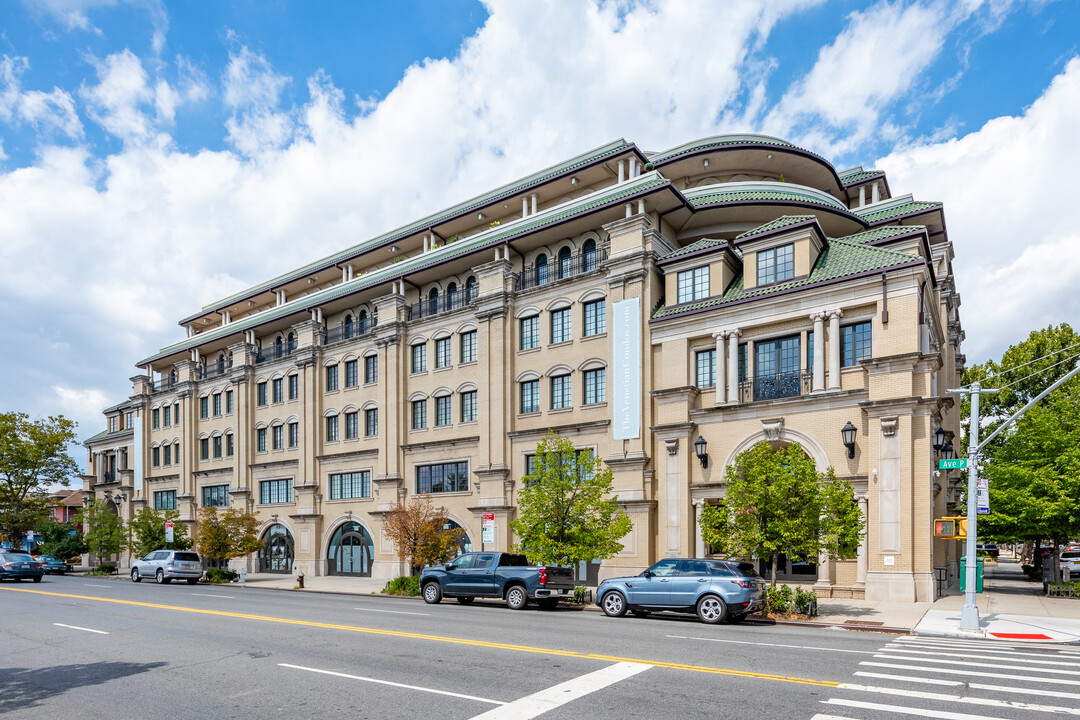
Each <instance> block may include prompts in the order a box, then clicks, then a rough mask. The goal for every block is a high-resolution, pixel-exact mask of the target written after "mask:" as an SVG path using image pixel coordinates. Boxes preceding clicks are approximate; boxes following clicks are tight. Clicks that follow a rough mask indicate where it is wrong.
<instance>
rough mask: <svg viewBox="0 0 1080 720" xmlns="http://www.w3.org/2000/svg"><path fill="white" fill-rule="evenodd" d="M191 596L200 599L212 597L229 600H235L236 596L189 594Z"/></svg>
mask: <svg viewBox="0 0 1080 720" xmlns="http://www.w3.org/2000/svg"><path fill="white" fill-rule="evenodd" d="M188 594H189V595H198V596H199V597H212V598H219V597H220V598H228V599H229V600H235V599H236V597H235V596H234V595H218V594H217V593H188Z"/></svg>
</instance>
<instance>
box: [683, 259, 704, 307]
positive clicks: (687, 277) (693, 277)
mask: <svg viewBox="0 0 1080 720" xmlns="http://www.w3.org/2000/svg"><path fill="white" fill-rule="evenodd" d="M707 297H709V266H708V265H706V266H704V267H699V268H694V269H693V270H683V271H682V272H680V273H679V275H678V300H677V302H678V303H679V304H680V305H681V304H682V303H687V302H693V301H694V300H704V299H705V298H707Z"/></svg>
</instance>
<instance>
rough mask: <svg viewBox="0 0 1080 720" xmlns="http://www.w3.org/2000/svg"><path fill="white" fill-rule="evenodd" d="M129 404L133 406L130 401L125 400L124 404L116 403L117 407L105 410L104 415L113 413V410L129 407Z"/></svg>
mask: <svg viewBox="0 0 1080 720" xmlns="http://www.w3.org/2000/svg"><path fill="white" fill-rule="evenodd" d="M129 404H131V401H130V400H124V401H123V402H118V403H116V404H115V405H113V406H111V407H107V408H105V409H104V410H102V411H101V412H103V413H107V412H112V411H113V410H119V409H120V408H122V407H124V406H125V405H129Z"/></svg>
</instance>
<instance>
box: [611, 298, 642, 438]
mask: <svg viewBox="0 0 1080 720" xmlns="http://www.w3.org/2000/svg"><path fill="white" fill-rule="evenodd" d="M611 320H612V322H611V325H612V328H611V331H612V332H611V365H612V368H611V369H612V372H611V395H612V412H611V428H612V438H613V439H615V440H630V439H632V438H636V437H640V436H641V298H637V297H633V298H629V299H627V300H620V301H619V302H617V303H613V304H612V306H611Z"/></svg>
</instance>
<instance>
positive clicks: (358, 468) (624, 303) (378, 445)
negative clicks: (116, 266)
mask: <svg viewBox="0 0 1080 720" xmlns="http://www.w3.org/2000/svg"><path fill="white" fill-rule="evenodd" d="M387 199H388V200H390V201H392V200H393V198H392V197H388V198H387ZM952 257H953V250H952V246H951V244H950V242H949V240H948V235H947V232H946V227H945V220H944V214H943V210H942V206H941V203H938V202H922V201H916V200H914V199H913V198H912V197H911V196H910V195H900V196H896V195H893V194H892V192H891V189H890V187H889V184H888V182H887V180H886V177H885V175H884V173H882V172H878V171H874V170H863V169H862V168H852V169H849V170H840V171H838V170H836V169H835V168H834V167H833V166H832V165H831V164H830V163H829V162H828V161H827V160H825V159H824V158H822V157H819V156H818V155H816V154H814V153H813V152H810V151H807V150H804V149H801V148H798V147H795V146H794V145H792V144H790V143H788V142H785V141H783V140H780V139H777V138H772V137H765V136H758V135H728V136H720V137H710V138H705V139H701V140H695V141H693V142H689V143H687V144H685V145H682V146H680V147H677V148H673V149H671V150H667V151H664V152H645V151H642V150H641V149H639V148H638V147H637V146H636V145H634V144H632V143H627V142H625V141H622V140H620V141H617V142H613V143H611V144H609V145H605V146H603V147H600V148H597V149H595V150H593V151H591V152H588V153H586V154H584V155H580V156H578V157H575V158H572V159H570V160H567V161H566V162H564V163H561V164H559V165H557V166H554V167H550V168H547V169H544V170H541V171H540V172H537V173H535V174H533V175H531V176H529V177H526V178H522V179H521V180H519V181H517V182H514V183H511V184H509V185H506V186H504V187H500V188H497V189H494V190H492V191H491V192H488V193H486V194H484V195H482V196H480V197H476V198H473V199H471V200H468V201H466V202H463V203H461V204H459V205H456V206H454V207H451V208H447V209H446V210H444V211H442V212H439V213H437V214H435V215H432V216H430V217H426V218H423V219H421V220H418V221H416V222H413V223H411V224H409V225H407V226H405V227H402V228H399V229H397V230H394V231H392V232H389V233H386V234H384V235H380V236H379V237H375V238H372V239H370V240H367V241H365V242H362V243H360V244H358V245H355V246H353V247H350V248H347V249H344V250H342V251H341V252H340V253H338V254H336V255H333V256H331V257H327V258H322V259H320V260H317V261H315V262H312V263H311V264H309V265H306V266H304V267H300V268H297V269H295V270H293V271H291V272H289V273H287V274H285V275H282V276H280V277H277V278H274V279H272V280H268V281H266V282H263V283H260V284H258V285H255V286H253V287H250V288H248V289H246V290H244V291H242V292H239V293H236V294H235V295H232V296H231V297H227V298H224V299H221V300H219V301H216V302H214V303H211V304H210V305H207V306H205V307H204V308H202V309H201V310H200V311H198V312H196V313H193V314H191V315H189V316H188V317H185V318H183V319H181V320H180V325H181V326H182V327H183V328H184V331H185V332H184V338H183V339H182V340H180V341H178V342H176V343H174V344H172V345H169V346H168V347H165V348H162V349H161V350H160V351H158V352H156V353H154V354H152V355H150V356H149V357H147V358H146V359H145V360H143V361H142V362H141V363H140V368H141V372H140V373H139V374H137V375H135V376H134V377H133V378H132V383H133V393H132V395H131V397H130V399H129V400H127V401H125V402H123V403H120V404H118V405H116V406H114V407H112V408H109V409H107V410H106V411H105V415H106V422H107V423H108V426H107V430H106V431H104V432H102V433H100V434H99V435H96V436H94V437H93V438H90V439H89V440H87V441H86V447H87V449H88V469H87V475H86V476H85V478H84V480H85V487H86V489H87V490H88V491H90V492H91V493H93V494H94V495H96V496H97V497H98V498H101V499H103V500H104V501H107V502H110V503H112V504H114V505H115V507H116V508H117V511H118V512H119V513H121V514H123V515H124V516H127V517H130V516H131V515H132V514H133V513H134V512H136V511H137V510H138V509H139V508H141V507H144V506H148V507H154V508H159V509H165V508H168V509H173V508H175V509H177V510H178V511H179V512H180V517H181V518H182V520H183V521H185V522H189V523H191V522H193V521H194V519H195V516H196V512H197V510H198V508H199V507H201V506H209V505H217V506H224V505H231V506H234V507H240V508H246V509H249V510H251V511H253V512H255V513H256V514H257V516H258V517H259V518H260V520H261V522H262V525H261V530H260V532H261V533H262V537H263V538H264V546H263V550H262V551H260V552H259V553H258V554H257V556H252V557H251V558H249V559H248V560H247V567H248V569H249V571H252V572H256V571H261V572H293V571H296V570H302V571H303V572H304V573H306V574H315V575H319V574H326V573H331V574H352V575H373V576H376V577H392V576H395V575H398V574H400V573H402V571H403V570H404V565H403V563H402V561H401V559H400V558H398V557H397V556H396V555H395V553H394V548H393V547H392V545H391V544H390V543H388V542H387V540H386V539H385V537H384V536H383V532H382V522H383V518H384V517H385V514H386V513H387V511H388V510H389V509H391V508H392V507H393V506H394V505H395V504H397V503H401V502H404V501H407V500H408V499H409V498H410V497H412V496H413V495H417V494H423V495H430V496H431V497H432V498H433V499H434V501H435V502H436V503H437V504H438V505H439V506H441V507H443V508H445V509H446V511H447V513H448V516H449V517H450V518H451V521H452V522H453V523H454V524H456V525H458V526H460V527H461V528H463V529H464V530H465V531H466V533H467V536H468V539H467V541H466V542H467V543H468V544H471V545H475V546H476V547H477V548H479V546H480V540H481V522H482V517H483V515H485V514H491V515H493V516H494V518H495V534H494V546H495V547H497V548H498V549H506V548H507V547H508V546H509V545H511V544H512V543H513V542H514V537H513V535H512V534H511V532H510V530H509V528H508V521H509V520H511V519H513V518H514V513H515V503H516V494H517V492H518V491H519V490H520V487H521V478H522V477H523V476H524V475H526V474H527V468H528V467H529V463H530V461H531V456H532V454H533V453H534V452H535V449H536V445H537V442H538V441H539V440H540V438H541V437H542V436H543V435H544V434H545V433H546V432H547V431H548V430H549V429H554V430H555V431H557V432H558V433H559V434H560V435H562V436H564V437H567V438H570V439H571V440H572V441H573V443H574V445H575V446H576V447H579V448H583V449H584V448H589V449H591V450H593V451H594V452H595V453H596V454H597V456H598V457H600V458H601V459H602V460H603V461H604V462H605V463H606V464H607V466H608V467H610V468H611V469H612V470H613V472H614V488H615V492H616V494H617V496H618V501H619V504H620V505H621V506H622V507H623V508H624V509H625V510H626V512H627V513H628V514H629V515H630V517H631V519H632V520H633V525H634V529H633V531H632V532H631V533H630V534H629V535H628V536H627V537H626V538H625V539H624V549H623V551H622V552H621V553H619V554H618V555H617V556H615V557H614V558H612V559H610V560H607V561H605V562H604V563H603V564H602V565H600V566H599V567H594V568H590V569H589V571H590V575H591V576H593V577H594V578H595V577H596V576H600V577H604V576H610V575H613V574H625V573H628V572H638V571H640V570H641V569H643V568H645V567H647V566H648V565H649V564H651V563H652V562H655V561H656V560H657V559H659V558H663V557H669V556H705V555H707V554H709V553H710V548H709V547H707V546H706V545H705V543H704V542H703V541H702V538H701V534H700V532H699V529H698V525H697V522H696V518H697V516H698V515H699V514H700V513H701V510H702V508H703V507H704V505H705V504H707V503H714V502H720V501H721V500H722V498H723V496H724V487H725V485H724V470H725V467H726V466H727V465H729V464H730V463H731V462H732V460H733V458H734V457H735V456H736V455H737V454H738V453H739V452H741V451H743V450H745V449H747V448H749V447H750V446H751V445H753V444H754V443H756V442H759V441H762V440H764V441H766V442H770V443H773V444H785V443H790V442H798V443H800V444H801V446H802V447H803V449H804V450H805V451H806V453H807V454H808V455H809V456H810V457H812V458H813V460H814V461H815V462H816V464H817V465H818V467H819V469H824V468H826V467H829V466H832V467H833V468H834V469H835V472H836V474H837V475H838V476H840V477H842V478H845V479H847V480H849V481H850V482H851V484H852V485H853V487H854V489H855V492H856V495H857V498H858V500H859V503H860V506H861V508H862V510H863V512H864V517H865V522H866V532H865V538H864V541H863V542H862V544H861V545H860V548H859V551H858V558H857V559H856V560H852V561H848V562H837V563H831V562H828V561H826V560H822V561H820V562H819V560H818V558H812V557H811V558H807V557H793V558H784V559H783V562H782V563H781V568H780V579H782V580H803V581H806V582H812V583H814V586H815V588H816V590H817V591H818V592H819V593H820V594H823V595H830V596H844V597H867V598H871V599H889V600H900V601H916V600H918V601H924V600H929V599H932V598H934V597H936V595H937V593H938V592H939V589H940V587H941V586H942V585H943V584H944V583H948V582H949V581H950V580H951V579H952V578H955V573H956V567H955V564H956V563H955V561H956V559H957V557H958V554H957V551H958V548H956V547H955V545H956V544H955V543H952V542H946V541H935V540H934V538H933V536H932V519H933V517H934V516H935V514H938V515H942V514H945V513H946V511H947V509H948V506H949V505H950V504H951V503H954V502H955V501H956V500H957V499H958V494H959V488H958V478H956V477H949V474H948V473H945V472H942V473H940V474H939V473H938V472H937V471H936V470H935V468H936V464H937V462H936V461H937V448H940V447H941V445H942V444H943V443H942V442H941V438H942V435H941V433H938V432H937V431H938V429H939V428H941V429H942V430H944V431H945V435H944V438H945V439H951V437H952V436H953V434H954V433H957V432H958V430H959V428H958V419H957V415H958V413H957V408H954V407H953V401H952V399H951V398H950V397H949V396H948V395H947V394H946V391H945V388H947V387H955V383H956V382H957V381H958V379H959V375H960V372H961V370H962V368H963V363H964V357H963V355H962V354H961V353H960V344H961V341H962V340H963V331H962V330H961V326H960V321H959V316H958V308H959V305H960V299H959V296H958V295H957V293H956V291H955V286H954V283H953V277H952ZM845 430H846V433H845V432H844V431H845ZM852 431H853V432H852ZM852 437H853V439H852ZM487 546H488V547H489V548H490V547H492V544H491V543H490V542H489V543H488V545H487ZM237 563H239V561H234V564H237Z"/></svg>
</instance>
